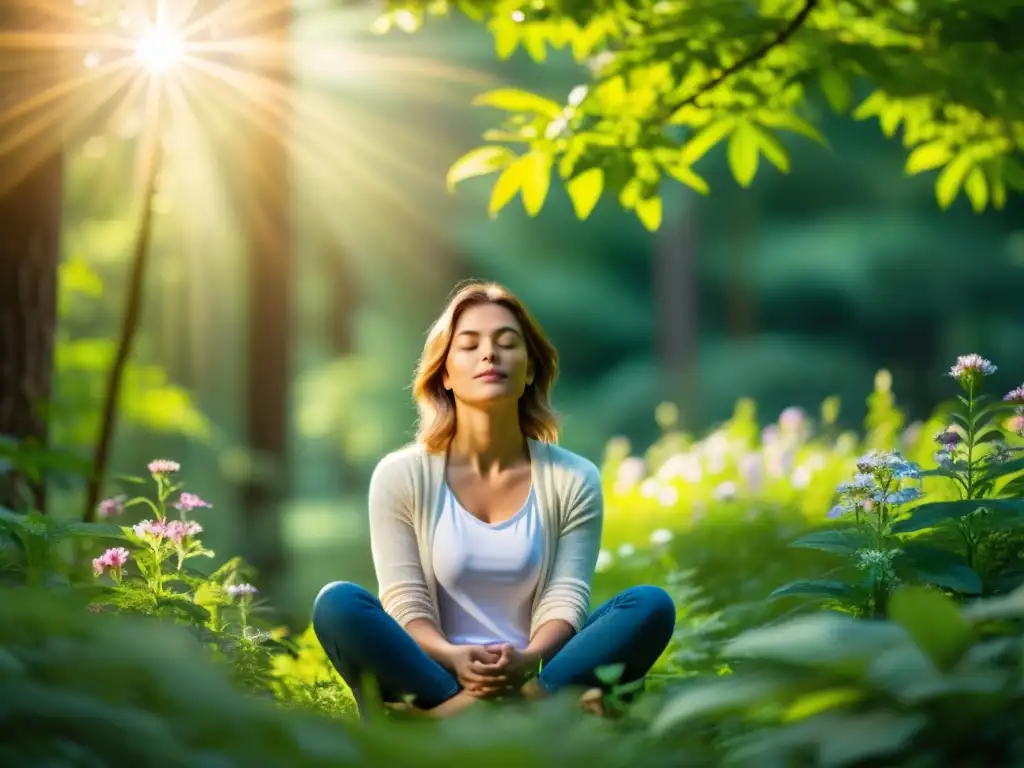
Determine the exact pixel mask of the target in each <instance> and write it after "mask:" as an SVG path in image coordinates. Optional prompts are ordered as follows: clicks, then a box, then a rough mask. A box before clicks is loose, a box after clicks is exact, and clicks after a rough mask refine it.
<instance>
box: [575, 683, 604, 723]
mask: <svg viewBox="0 0 1024 768" xmlns="http://www.w3.org/2000/svg"><path fill="white" fill-rule="evenodd" d="M579 702H580V706H581V707H582V708H583V711H584V712H589V713H590V714H592V715H599V716H601V717H604V715H605V714H607V710H605V707H604V691H602V690H601V689H600V688H590V689H589V690H586V691H584V692H583V694H582V695H581V696H580V700H579Z"/></svg>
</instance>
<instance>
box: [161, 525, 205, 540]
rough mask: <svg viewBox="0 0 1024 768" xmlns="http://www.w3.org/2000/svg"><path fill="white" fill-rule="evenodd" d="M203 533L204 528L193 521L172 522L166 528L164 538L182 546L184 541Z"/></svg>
mask: <svg viewBox="0 0 1024 768" xmlns="http://www.w3.org/2000/svg"><path fill="white" fill-rule="evenodd" d="M202 532H203V526H201V525H200V524H199V523H197V522H194V521H192V520H171V521H170V522H168V523H167V525H166V526H164V536H166V537H167V538H168V539H171V540H172V541H173V542H174V543H175V544H180V543H181V541H182V539H184V538H187V537H189V536H196V535H197V534H200V533H202Z"/></svg>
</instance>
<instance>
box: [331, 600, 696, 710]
mask: <svg viewBox="0 0 1024 768" xmlns="http://www.w3.org/2000/svg"><path fill="white" fill-rule="evenodd" d="M675 623H676V609H675V605H674V604H673V602H672V598H671V597H669V595H668V593H667V592H665V590H663V589H661V588H659V587H652V586H639V587H631V588H629V589H627V590H626V591H624V592H622V593H620V594H619V595H617V596H616V597H613V598H612V599H611V600H609V601H607V602H606V603H604V604H603V605H601V606H600V607H599V608H598V609H597V610H596V611H594V612H593V613H592V614H591V615H590V618H589V620H588V621H587V623H586V625H585V626H584V627H583V629H582V630H580V631H579V632H578V633H576V635H574V636H573V637H572V638H571V639H570V640H569V642H567V643H566V644H565V645H564V646H563V647H562V648H561V649H560V650H559V651H558V653H556V654H555V655H554V656H553V657H552V658H551V659H549V660H548V661H547V662H545V663H544V665H543V668H542V669H541V673H540V676H539V678H538V682H539V683H540V685H541V686H542V687H543V688H544V690H546V691H547V692H548V693H555V692H557V691H558V690H560V689H562V688H565V687H575V686H582V687H587V688H596V687H607V686H605V685H604V684H602V683H601V682H600V681H599V680H598V678H597V676H596V675H595V674H594V671H595V670H596V669H598V668H600V667H604V666H608V665H612V664H622V665H623V671H622V674H621V675H620V676H619V677H618V679H617V680H616V683H617V684H625V683H630V682H634V681H637V680H639V679H640V678H642V677H644V676H645V675H646V674H647V672H648V671H649V670H650V669H651V667H652V666H654V662H655V661H657V660H658V657H659V656H660V655H661V653H662V651H664V650H665V648H666V647H667V646H668V643H669V640H670V639H671V638H672V633H673V631H674V629H675ZM313 631H314V632H316V636H317V638H318V639H319V640H320V644H321V645H322V646H323V648H324V651H326V653H327V656H328V657H329V658H330V660H331V663H332V664H334V667H335V669H337V670H338V673H339V674H340V675H341V676H342V678H344V680H345V682H347V683H348V684H349V686H350V687H351V688H352V692H353V694H354V695H355V698H356V703H357V704H358V705H359V708H360V711H363V710H364V707H365V699H364V695H363V692H362V690H361V682H362V681H363V679H364V676H367V675H368V676H369V677H371V678H373V679H374V680H375V681H376V683H377V685H378V687H379V689H380V694H381V697H382V698H383V700H384V701H387V702H394V701H401V700H402V699H403V697H404V696H410V695H411V696H412V697H413V704H415V705H416V706H417V707H419V708H421V709H430V708H432V707H436V706H437V705H438V704H440V703H442V702H444V701H447V700H448V699H450V698H451V697H452V696H454V695H455V694H457V693H458V692H459V691H460V690H461V686H460V685H459V683H458V681H457V680H456V678H455V676H454V675H453V674H452V673H451V672H449V671H448V670H447V669H445V668H444V667H443V666H441V665H440V664H438V663H437V662H436V661H434V660H433V659H431V658H430V657H429V656H428V655H427V654H426V653H425V652H424V651H423V649H422V648H420V647H419V645H417V643H416V641H415V640H413V638H412V636H411V635H409V634H408V633H407V632H406V631H405V630H404V629H402V627H401V626H399V624H398V622H397V621H395V620H394V619H393V618H391V616H389V615H388V614H387V613H386V612H385V611H384V608H383V606H381V603H380V601H379V600H378V599H377V598H376V597H374V596H373V595H371V594H370V593H369V592H367V591H366V590H365V589H363V588H362V587H360V586H359V585H357V584H351V583H349V582H345V581H336V582H334V583H332V584H328V585H327V586H325V587H324V588H323V589H322V590H320V594H319V595H317V597H316V600H315V601H314V603H313Z"/></svg>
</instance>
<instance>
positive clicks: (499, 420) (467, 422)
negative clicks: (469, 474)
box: [448, 407, 527, 475]
mask: <svg viewBox="0 0 1024 768" xmlns="http://www.w3.org/2000/svg"><path fill="white" fill-rule="evenodd" d="M457 425H458V426H457V427H456V429H455V436H454V437H453V438H452V442H451V445H450V446H449V449H448V453H449V461H451V460H452V459H454V460H455V463H457V464H466V465H469V466H470V467H471V468H472V469H473V470H474V472H476V473H479V474H481V475H483V474H487V473H489V472H498V471H501V470H503V469H507V468H509V467H512V466H515V465H516V464H518V463H519V462H521V461H522V459H523V455H524V452H525V451H526V450H527V447H526V438H525V436H524V435H523V430H522V427H521V426H520V425H519V408H518V407H515V408H510V409H501V410H495V411H479V410H476V409H470V408H460V409H459V412H458V415H457Z"/></svg>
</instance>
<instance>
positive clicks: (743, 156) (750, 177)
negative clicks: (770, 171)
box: [728, 123, 759, 187]
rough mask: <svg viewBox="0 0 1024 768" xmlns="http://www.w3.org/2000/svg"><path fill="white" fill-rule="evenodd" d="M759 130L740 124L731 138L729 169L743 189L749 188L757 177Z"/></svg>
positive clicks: (746, 124) (747, 124)
mask: <svg viewBox="0 0 1024 768" xmlns="http://www.w3.org/2000/svg"><path fill="white" fill-rule="evenodd" d="M758 146H759V142H758V134H757V130H756V129H755V128H753V127H752V126H751V125H750V124H749V123H739V124H738V125H737V126H736V130H734V131H733V132H732V135H731V136H730V137H729V148H728V157H729V168H730V169H731V170H732V175H733V176H734V177H735V178H736V181H737V183H738V184H739V185H740V186H741V187H749V186H750V185H751V183H752V182H753V181H754V176H756V175H757V158H758V153H757V149H758Z"/></svg>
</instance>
